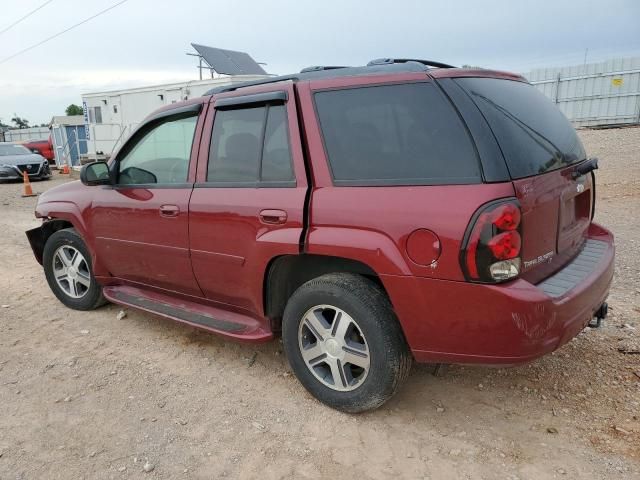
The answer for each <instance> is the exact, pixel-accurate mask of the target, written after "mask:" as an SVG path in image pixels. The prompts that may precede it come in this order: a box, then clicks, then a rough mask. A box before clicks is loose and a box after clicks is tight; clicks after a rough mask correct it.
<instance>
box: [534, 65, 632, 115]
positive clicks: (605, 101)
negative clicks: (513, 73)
mask: <svg viewBox="0 0 640 480" xmlns="http://www.w3.org/2000/svg"><path fill="white" fill-rule="evenodd" d="M523 75H524V76H525V77H526V78H527V79H528V80H529V81H530V82H531V83H532V84H533V85H535V86H536V88H538V89H539V90H540V91H542V93H544V94H545V95H546V96H547V97H549V98H550V99H551V100H553V101H554V102H556V103H557V104H558V107H559V108H560V110H562V112H563V113H564V114H565V115H566V116H567V118H568V119H569V120H571V122H572V123H573V124H574V125H575V126H577V127H585V126H597V125H617V124H619V125H624V124H640V57H638V58H616V59H611V60H607V61H606V62H601V63H588V64H586V65H578V66H574V67H561V68H539V69H536V70H532V71H531V72H529V73H524V74H523Z"/></svg>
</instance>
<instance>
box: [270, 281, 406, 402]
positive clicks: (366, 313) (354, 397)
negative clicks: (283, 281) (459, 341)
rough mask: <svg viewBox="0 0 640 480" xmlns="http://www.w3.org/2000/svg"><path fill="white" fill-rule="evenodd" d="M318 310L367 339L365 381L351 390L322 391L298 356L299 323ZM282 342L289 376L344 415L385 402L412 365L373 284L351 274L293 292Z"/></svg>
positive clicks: (384, 298) (395, 322)
mask: <svg viewBox="0 0 640 480" xmlns="http://www.w3.org/2000/svg"><path fill="white" fill-rule="evenodd" d="M318 305H331V306H335V307H337V308H339V309H341V310H343V311H344V312H345V313H347V314H348V315H349V316H350V317H352V319H353V320H355V321H356V322H357V327H358V328H359V330H361V333H362V335H363V337H364V338H366V344H367V346H368V349H369V354H370V359H369V361H370V366H369V370H368V373H367V375H366V377H365V378H364V380H362V382H361V384H359V385H358V386H357V387H356V388H355V389H353V390H349V391H338V390H335V389H332V388H330V387H328V386H326V385H325V384H323V383H322V382H321V381H320V380H319V379H318V378H316V375H314V374H313V373H312V372H311V369H310V367H308V366H307V363H306V362H305V360H304V358H303V356H302V352H301V349H302V347H301V346H300V339H299V333H300V331H301V330H300V323H301V322H302V320H303V316H304V315H305V314H306V313H307V312H309V310H310V309H312V308H314V307H316V306H318ZM334 330H335V328H334ZM282 340H283V343H284V350H285V353H286V355H287V358H288V360H289V364H290V365H291V368H292V370H293V372H294V373H295V375H296V376H297V377H298V379H299V380H300V382H301V383H302V385H303V386H304V387H305V388H306V389H307V390H308V391H309V393H311V395H313V396H314V397H316V398H317V399H318V400H320V401H321V402H323V403H325V404H326V405H328V406H330V407H332V408H335V409H337V410H341V411H343V412H348V413H359V412H364V411H366V410H372V409H375V408H377V407H379V406H381V405H382V404H383V403H385V402H386V401H387V400H389V399H390V398H391V397H392V396H393V395H394V394H395V393H396V391H397V390H398V388H399V386H400V385H401V383H402V382H403V381H404V380H405V379H406V378H407V376H408V375H409V371H410V369H411V364H412V360H413V359H412V356H411V353H410V352H409V348H408V346H407V343H406V340H405V338H404V335H403V333H402V329H401V327H400V323H399V322H398V319H397V317H396V315H395V313H394V311H393V307H392V306H391V303H390V302H389V299H388V298H387V295H386V294H385V292H384V291H383V290H382V289H381V288H380V287H379V286H378V285H377V284H376V283H375V282H373V281H371V280H369V279H367V278H366V277H363V276H361V275H356V274H349V273H333V274H327V275H322V276H321V277H318V278H315V279H313V280H310V281H308V282H307V283H305V284H304V285H302V286H301V287H300V288H298V289H297V290H296V291H295V292H294V294H293V295H292V296H291V298H290V299H289V301H288V303H287V306H286V308H285V311H284V317H283V320H282Z"/></svg>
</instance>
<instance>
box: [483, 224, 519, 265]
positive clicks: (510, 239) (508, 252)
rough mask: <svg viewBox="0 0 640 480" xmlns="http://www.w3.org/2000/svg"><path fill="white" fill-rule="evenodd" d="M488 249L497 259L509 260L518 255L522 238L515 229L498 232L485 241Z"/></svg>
mask: <svg viewBox="0 0 640 480" xmlns="http://www.w3.org/2000/svg"><path fill="white" fill-rule="evenodd" d="M487 246H488V247H489V250H491V253H492V254H493V256H494V257H495V258H496V259H498V260H509V259H510V258H516V257H517V256H518V255H520V247H521V246H522V239H521V238H520V234H519V233H518V232H515V231H511V232H504V233H499V234H498V235H496V236H495V237H493V238H492V239H491V240H489V243H487Z"/></svg>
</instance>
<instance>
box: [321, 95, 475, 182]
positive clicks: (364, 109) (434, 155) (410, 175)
mask: <svg viewBox="0 0 640 480" xmlns="http://www.w3.org/2000/svg"><path fill="white" fill-rule="evenodd" d="M315 103H316V109H317V112H318V118H319V120H320V126H321V128H322V134H323V137H324V144H325V148H326V151H327V155H328V158H329V164H330V167H331V172H332V175H333V181H334V184H336V185H430V184H465V183H479V182H480V181H481V173H480V166H479V161H478V158H477V155H476V151H475V148H474V146H473V144H472V142H471V138H470V137H469V134H468V133H467V131H466V129H465V126H464V125H463V123H462V121H461V120H460V118H459V117H458V115H457V113H456V112H455V110H454V109H453V107H452V106H451V104H450V102H449V101H448V100H447V99H446V98H445V97H444V96H443V95H442V94H441V93H440V92H439V91H438V89H437V87H435V86H434V85H432V84H430V83H411V84H398V85H382V86H366V87H359V88H349V89H344V90H327V91H320V92H317V93H316V94H315Z"/></svg>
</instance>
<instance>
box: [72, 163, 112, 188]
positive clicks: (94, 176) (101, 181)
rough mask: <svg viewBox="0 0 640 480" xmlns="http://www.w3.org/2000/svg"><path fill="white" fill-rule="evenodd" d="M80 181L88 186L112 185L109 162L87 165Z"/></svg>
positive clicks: (83, 168)
mask: <svg viewBox="0 0 640 480" xmlns="http://www.w3.org/2000/svg"><path fill="white" fill-rule="evenodd" d="M80 181H81V182H82V183H83V184H84V185H87V186H92V185H110V184H111V176H110V175H109V165H108V164H107V162H92V163H87V164H86V165H84V166H83V167H82V170H80Z"/></svg>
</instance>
